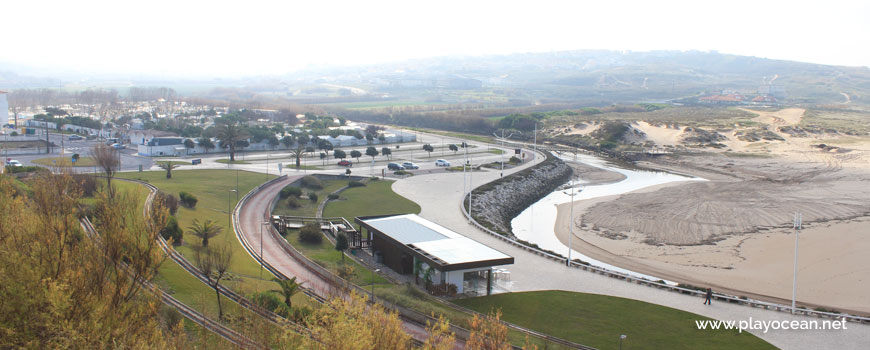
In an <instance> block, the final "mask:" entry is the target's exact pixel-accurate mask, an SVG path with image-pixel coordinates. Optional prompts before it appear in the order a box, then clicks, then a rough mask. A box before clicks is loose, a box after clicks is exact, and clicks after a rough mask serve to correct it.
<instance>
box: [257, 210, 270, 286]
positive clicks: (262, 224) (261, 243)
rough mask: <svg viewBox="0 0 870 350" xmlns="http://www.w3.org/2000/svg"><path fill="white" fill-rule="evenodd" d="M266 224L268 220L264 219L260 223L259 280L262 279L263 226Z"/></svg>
mask: <svg viewBox="0 0 870 350" xmlns="http://www.w3.org/2000/svg"><path fill="white" fill-rule="evenodd" d="M266 225H269V222H268V221H264V222H263V223H261V224H260V281H262V280H263V226H266ZM258 286H259V284H258ZM258 288H259V287H258Z"/></svg>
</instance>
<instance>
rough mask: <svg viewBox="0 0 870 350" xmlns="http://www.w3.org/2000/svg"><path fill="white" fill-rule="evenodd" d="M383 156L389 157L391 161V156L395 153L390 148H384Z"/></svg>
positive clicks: (382, 150)
mask: <svg viewBox="0 0 870 350" xmlns="http://www.w3.org/2000/svg"><path fill="white" fill-rule="evenodd" d="M381 154H383V155H385V156H387V159H390V160H391V157H390V156H392V155H393V151H392V150H391V149H390V148H389V147H384V148H381Z"/></svg>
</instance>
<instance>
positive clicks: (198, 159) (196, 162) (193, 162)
mask: <svg viewBox="0 0 870 350" xmlns="http://www.w3.org/2000/svg"><path fill="white" fill-rule="evenodd" d="M190 164H193V165H198V164H202V159H201V158H197V159H194V160H191V161H190Z"/></svg>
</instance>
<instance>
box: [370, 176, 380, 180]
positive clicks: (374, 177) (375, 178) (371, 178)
mask: <svg viewBox="0 0 870 350" xmlns="http://www.w3.org/2000/svg"><path fill="white" fill-rule="evenodd" d="M369 181H378V177H377V176H372V177H370V178H369Z"/></svg>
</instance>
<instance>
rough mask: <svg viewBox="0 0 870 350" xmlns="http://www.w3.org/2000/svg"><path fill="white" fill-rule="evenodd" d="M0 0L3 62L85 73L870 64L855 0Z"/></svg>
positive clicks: (867, 20)
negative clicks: (686, 60) (572, 58)
mask: <svg viewBox="0 0 870 350" xmlns="http://www.w3.org/2000/svg"><path fill="white" fill-rule="evenodd" d="M586 3H589V4H586ZM2 10H3V13H4V15H3V16H2V17H3V18H2V20H0V28H2V30H3V35H2V37H3V41H4V42H5V43H4V44H3V46H4V47H0V62H12V63H18V64H25V65H28V66H35V67H58V68H63V69H72V70H76V71H84V72H98V71H99V72H113V73H142V74H160V75H194V76H238V75H248V74H281V73H286V72H290V71H294V70H297V69H301V68H304V67H306V66H307V65H324V64H327V65H332V64H338V65H355V64H367V63H377V62H390V61H398V60H404V59H408V58H421V57H430V56H444V55H481V54H502V53H515V52H545V51H560V50H575V49H612V50H635V51H648V50H691V49H695V50H718V51H719V52H723V53H733V54H740V55H750V56H759V57H768V58H777V59H788V60H795V61H804V62H814V63H825V64H837V65H851V66H870V39H868V38H870V1H861V0H858V1H841V0H826V1H806V3H803V2H801V1H800V0H791V1H762V0H754V1H614V0H610V1H581V0H576V1H545V0H526V1H520V2H511V1H479V0H463V1H443V0H442V1H414V0H403V1H377V0H368V1H359V0H353V1H327V0H314V1H257V0H235V1H221V0H209V1H199V0H196V1H188V0H169V1H164V0H149V1H126V0H125V1H118V0H113V1H92V0H76V1H69V0H61V1H43V0H14V1H7V2H4V4H3V5H2ZM2 69H3V67H2V65H0V70H2Z"/></svg>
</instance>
